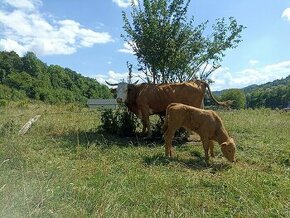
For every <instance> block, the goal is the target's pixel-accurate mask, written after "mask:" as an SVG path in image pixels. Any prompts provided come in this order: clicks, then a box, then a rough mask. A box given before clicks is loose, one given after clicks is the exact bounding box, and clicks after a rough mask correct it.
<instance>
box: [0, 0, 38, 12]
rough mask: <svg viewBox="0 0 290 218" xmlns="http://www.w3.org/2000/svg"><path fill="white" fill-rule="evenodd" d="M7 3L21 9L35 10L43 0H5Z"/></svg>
mask: <svg viewBox="0 0 290 218" xmlns="http://www.w3.org/2000/svg"><path fill="white" fill-rule="evenodd" d="M3 2H4V3H5V4H7V5H10V6H12V7H15V8H19V9H26V10H34V9H35V8H36V7H37V6H39V5H40V4H41V0H3Z"/></svg>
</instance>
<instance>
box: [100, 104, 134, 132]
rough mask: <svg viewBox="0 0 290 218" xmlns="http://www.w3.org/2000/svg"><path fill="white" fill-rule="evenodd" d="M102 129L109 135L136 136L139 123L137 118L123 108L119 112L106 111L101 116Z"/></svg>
mask: <svg viewBox="0 0 290 218" xmlns="http://www.w3.org/2000/svg"><path fill="white" fill-rule="evenodd" d="M101 122H102V123H101V126H100V128H101V129H102V130H103V131H104V132H106V133H109V134H114V135H118V136H134V135H135V134H136V129H137V127H138V126H139V122H138V120H137V118H136V116H135V115H134V114H132V113H130V112H128V111H127V110H125V107H124V106H122V107H120V108H119V109H118V110H112V109H106V110H104V111H103V112H102V114H101Z"/></svg>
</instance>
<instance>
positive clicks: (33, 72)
mask: <svg viewBox="0 0 290 218" xmlns="http://www.w3.org/2000/svg"><path fill="white" fill-rule="evenodd" d="M110 97H112V96H111V93H110V90H109V88H108V87H107V86H105V85H101V84H100V83H98V82H97V81H96V80H95V79H92V78H88V77H84V76H82V75H80V74H78V73H76V72H75V71H72V70H71V69H69V68H63V67H60V66H57V65H50V66H48V65H47V64H45V63H43V62H42V61H41V60H39V59H38V58H37V57H36V55H35V54H34V53H32V52H28V53H27V54H26V55H24V56H23V57H20V56H19V55H18V54H17V53H16V52H14V51H12V52H5V51H2V52H0V99H2V100H15V101H17V100H23V99H35V100H40V101H43V102H46V103H51V104H55V103H72V102H77V103H85V102H86V101H87V99H88V98H110Z"/></svg>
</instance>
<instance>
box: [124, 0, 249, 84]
mask: <svg viewBox="0 0 290 218" xmlns="http://www.w3.org/2000/svg"><path fill="white" fill-rule="evenodd" d="M189 3H190V0H143V4H142V5H141V2H140V1H139V4H137V5H134V4H132V12H131V18H132V22H130V20H129V18H128V16H127V14H126V13H125V12H123V13H122V17H123V21H124V26H123V28H124V30H125V32H126V34H125V35H122V37H123V38H124V40H125V41H126V42H127V43H128V44H129V45H130V46H131V47H132V49H133V51H134V53H135V55H136V56H137V60H138V65H139V69H142V70H143V72H144V73H145V75H146V80H147V82H153V83H160V82H162V83H164V82H175V81H187V80H191V79H193V78H196V77H197V76H199V77H200V78H201V79H206V78H207V77H208V76H209V75H210V74H211V73H212V72H213V71H214V70H216V69H217V68H219V67H220V62H221V60H222V58H223V57H224V56H225V51H226V50H227V49H229V48H235V47H237V45H238V44H239V42H241V35H240V34H241V32H242V30H243V29H244V26H242V25H238V24H237V21H236V20H235V19H234V18H229V23H228V24H227V23H226V20H225V18H221V19H218V20H217V21H216V23H215V24H213V26H212V29H213V32H212V34H210V35H207V36H205V35H204V32H205V29H206V27H207V24H208V21H206V22H203V23H201V24H198V25H197V26H194V25H193V24H194V19H193V18H192V19H190V21H189V22H188V21H187V17H186V13H187V9H188V6H189Z"/></svg>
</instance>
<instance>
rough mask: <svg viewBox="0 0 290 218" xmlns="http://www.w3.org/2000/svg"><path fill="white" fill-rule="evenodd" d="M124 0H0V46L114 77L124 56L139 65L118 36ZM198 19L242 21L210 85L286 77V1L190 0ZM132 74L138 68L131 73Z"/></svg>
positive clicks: (123, 70) (289, 70) (289, 14)
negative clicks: (235, 41)
mask: <svg viewBox="0 0 290 218" xmlns="http://www.w3.org/2000/svg"><path fill="white" fill-rule="evenodd" d="M128 2H129V0H85V1H84V0H0V50H6V51H10V50H14V51H16V52H17V53H18V54H19V55H23V54H25V52H27V51H33V52H35V53H36V54H37V56H38V57H39V58H40V59H41V60H42V61H44V62H45V63H47V64H49V65H50V64H57V65H60V66H62V67H68V68H70V69H72V70H75V71H77V72H79V73H81V74H82V75H84V76H87V77H91V78H96V79H97V80H98V81H99V82H101V83H104V81H105V80H108V81H110V82H119V81H121V80H122V79H123V78H125V79H126V78H127V66H126V61H130V62H131V63H136V60H135V57H134V55H133V54H132V53H131V50H130V48H128V47H127V46H126V44H124V40H123V39H122V38H121V36H120V35H121V34H122V33H123V29H122V26H123V21H122V18H121V12H122V11H125V12H126V13H129V12H130V4H128ZM191 16H194V17H195V20H196V24H199V23H200V22H202V21H205V20H209V22H211V23H213V22H214V21H215V19H217V18H221V17H226V18H227V17H230V16H233V17H235V18H236V19H237V21H238V23H239V24H243V25H245V26H246V27H247V29H245V30H244V31H243V33H242V37H243V42H242V43H240V44H239V46H238V48H236V49H233V50H229V51H227V53H226V57H225V58H224V60H223V62H222V67H221V68H219V69H218V70H217V71H215V72H214V73H213V74H212V76H211V78H212V79H213V80H214V81H215V83H214V84H213V85H212V89H213V90H221V89H226V88H241V87H245V86H248V85H251V84H262V83H265V82H268V81H273V80H275V79H280V78H285V77H286V76H288V75H290V0H235V1H230V0H219V1H214V0H192V1H191V3H190V7H189V11H188V17H191ZM135 74H138V72H137V71H135Z"/></svg>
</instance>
